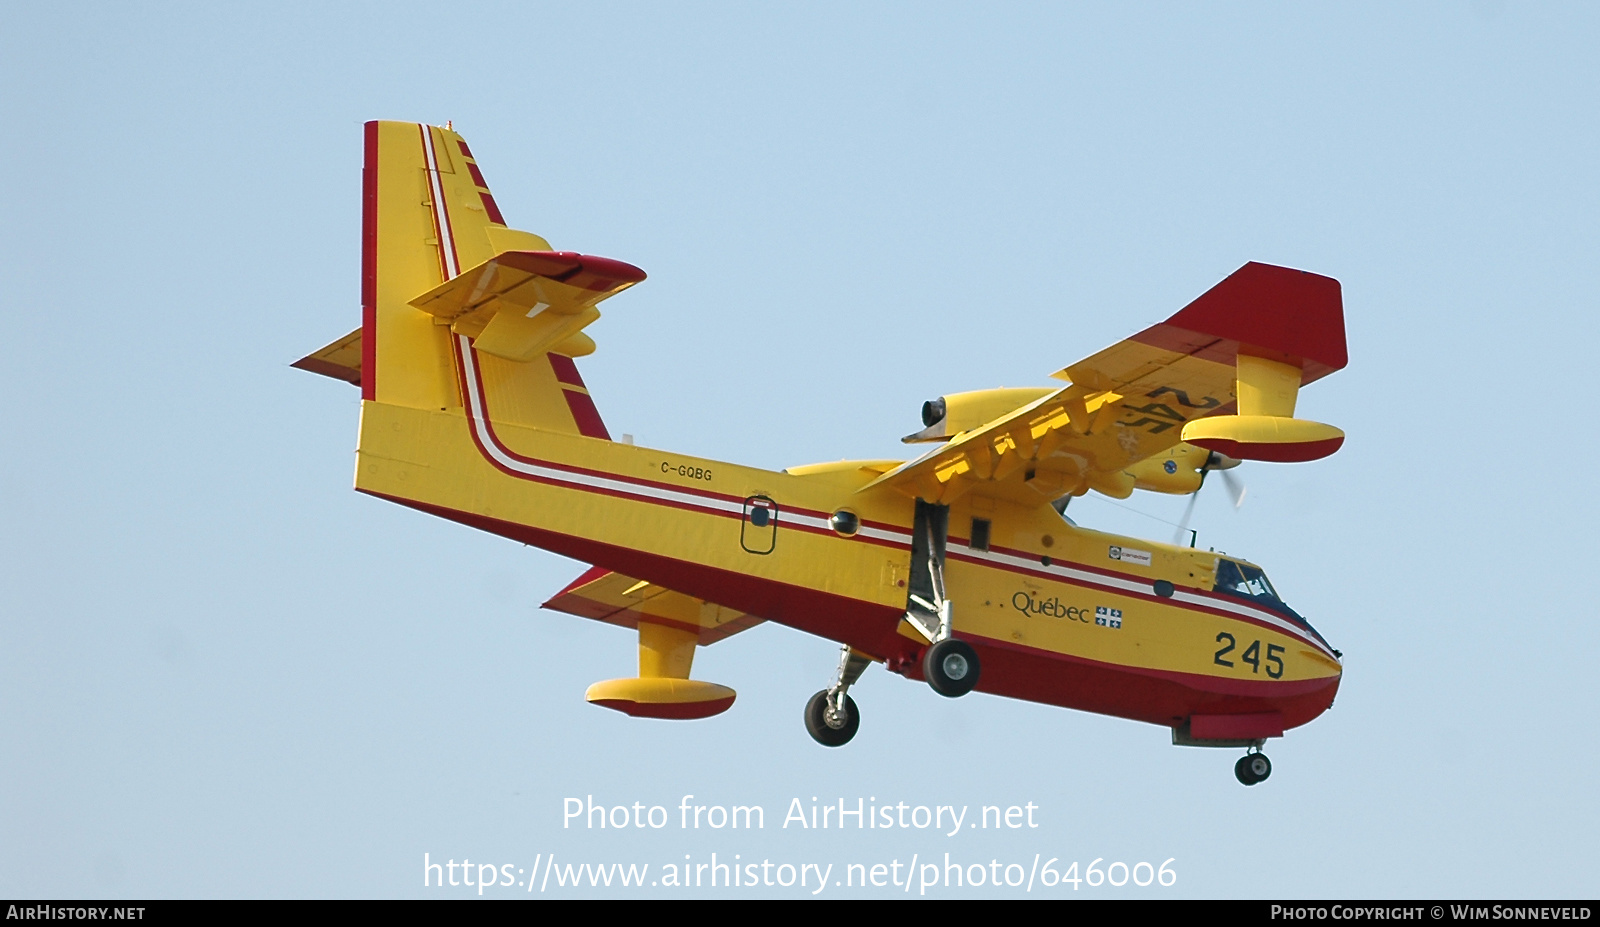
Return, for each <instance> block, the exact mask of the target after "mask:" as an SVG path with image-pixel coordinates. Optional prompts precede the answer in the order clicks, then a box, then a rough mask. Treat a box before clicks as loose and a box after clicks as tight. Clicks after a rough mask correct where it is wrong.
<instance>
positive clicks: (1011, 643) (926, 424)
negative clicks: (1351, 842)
mask: <svg viewBox="0 0 1600 927" xmlns="http://www.w3.org/2000/svg"><path fill="white" fill-rule="evenodd" d="M365 152H366V154H365V169H364V171H363V213H362V243H363V244H362V287H361V291H362V322H361V327H360V328H359V329H358V330H357V331H355V332H352V333H350V334H349V335H346V336H345V337H343V338H340V339H338V340H337V341H334V342H333V343H331V344H329V345H328V346H326V347H324V348H322V349H320V350H318V351H316V352H314V353H312V354H310V355H308V356H307V357H305V358H303V359H301V360H300V361H298V362H296V364H295V366H297V367H300V368H302V369H305V370H309V371H311V372H313V373H320V374H324V375H327V376H331V377H335V378H338V379H342V380H347V381H349V382H351V383H355V384H357V385H359V386H360V388H361V397H362V403H361V424H360V438H359V445H358V449H357V463H356V488H357V489H358V490H360V491H361V492H364V493H368V494H371V495H374V496H378V497H380V498H384V499H388V500H391V501H394V502H398V503H400V504H401V505H406V506H410V507H412V508H415V509H419V510H421V511H424V512H429V513H431V514H435V515H438V516H440V517H443V518H447V519H450V520H452V521H457V522H460V523H463V524H466V525H470V526H472V527H475V528H479V529H482V530H485V531H489V532H492V533H494V534H498V535H501V536H504V537H507V538H512V539H514V540H517V541H520V542H523V543H526V544H531V545H534V546H537V547H542V548H545V549H547V550H551V551H555V552H557V553H560V554H564V555H566V556H569V557H575V558H578V559H580V560H583V561H585V562H587V563H591V564H594V567H593V569H591V570H589V571H588V572H586V573H585V574H583V575H582V576H580V577H578V579H577V580H575V581H574V582H573V583H572V584H571V585H569V586H568V587H567V588H565V589H563V590H561V591H560V592H558V593H557V594H556V595H555V596H554V597H553V598H551V599H550V601H548V602H546V603H545V607H547V608H551V609H555V610H559V611H564V612H568V613H570V614H574V615H578V616H581V617H584V618H589V619H593V620H596V621H603V622H607V623H610V624H615V625H619V626H622V627H626V628H630V629H634V630H636V631H637V635H638V648H639V664H638V665H639V673H638V675H637V676H636V677H630V678H625V679H613V680H607V681H603V682H597V683H595V684H594V685H593V686H591V687H590V688H589V691H588V696H587V697H588V700H589V701H591V702H593V703H594V704H596V705H601V706H603V707H607V708H612V709H615V710H618V711H622V712H625V713H627V714H630V715H636V716H642V717H652V718H674V719H686V718H703V717H709V716H712V715H715V714H718V713H720V712H723V711H725V710H727V709H728V708H729V707H730V706H731V705H732V704H733V702H734V698H735V694H734V692H733V690H732V689H729V688H727V687H726V686H720V685H716V684H714V683H709V682H704V681H700V680H694V679H690V678H689V677H690V672H691V669H692V666H693V661H694V653H695V650H696V648H698V647H701V646H709V645H710V644H713V643H715V642H716V641H718V640H721V639H723V638H725V637H728V636H730V635H733V634H736V633H738V632H740V631H742V630H745V629H746V628H749V627H752V626H754V625H755V624H758V623H760V622H762V621H774V622H778V623H780V624H785V625H789V626H791V627H795V628H799V629H801V630H804V631H808V632H811V633H813V634H817V635H821V636H824V637H828V638H830V639H833V640H836V641H839V642H840V644H841V648H840V655H839V663H838V667H837V669H836V671H835V674H834V677H833V681H832V683H831V684H830V685H829V686H828V687H827V688H824V689H823V690H821V691H819V692H817V693H816V694H815V695H814V696H812V697H811V699H810V701H809V702H808V703H807V705H806V727H807V729H808V731H809V732H810V733H811V735H812V736H813V737H814V738H815V739H816V740H817V741H818V742H819V743H822V744H825V745H828V746H840V745H842V744H844V743H845V742H847V741H849V740H850V739H851V737H852V736H853V735H854V734H855V732H856V729H857V727H858V725H859V723H860V713H859V711H858V709H857V708H856V705H855V702H854V700H853V699H851V698H850V697H849V694H848V693H849V689H850V687H851V686H852V685H853V684H854V683H855V682H856V680H857V679H858V678H859V677H860V675H861V673H862V672H864V671H865V670H866V669H867V668H868V667H869V666H871V665H872V664H873V663H881V664H883V665H884V666H885V667H886V668H887V669H889V670H890V671H892V672H895V673H899V674H901V675H904V676H906V677H908V678H911V679H922V680H926V681H927V682H928V683H929V685H930V686H931V687H932V688H933V689H934V690H935V691H937V692H939V693H940V694H942V695H945V696H951V697H955V696H960V695H964V694H966V693H967V692H970V691H973V690H974V689H976V690H978V691H983V692H988V693H992V694H995V695H1004V696H1009V697H1013V698H1021V699H1028V700H1031V701H1037V702H1044V703H1048V704H1052V705H1061V706H1064V707H1069V708H1076V709H1080V710H1084V711H1092V712H1098V713H1102V714H1108V715H1114V716H1117V717H1122V718H1129V719H1133V720H1138V721H1144V722H1147V723H1151V724H1157V725H1161V726H1163V727H1167V728H1170V729H1171V731H1172V739H1173V742H1174V743H1178V744H1186V745H1196V746H1224V747H1236V748H1238V747H1242V748H1246V749H1247V750H1248V751H1249V752H1247V753H1246V754H1245V755H1244V756H1243V757H1242V758H1240V760H1239V762H1238V764H1237V765H1236V766H1235V773H1236V775H1237V776H1238V778H1239V780H1240V781H1241V782H1244V783H1245V784H1247V785H1248V784H1254V783H1256V782H1259V781H1261V780H1262V779H1265V778H1266V777H1267V775H1268V774H1269V773H1270V771H1271V764H1270V763H1269V762H1268V761H1267V758H1266V756H1265V755H1264V754H1262V753H1260V752H1259V751H1260V747H1261V745H1262V744H1263V742H1264V741H1265V739H1266V738H1268V737H1278V736H1282V734H1283V733H1284V731H1286V730H1288V729H1290V728H1293V727H1297V726H1299V725H1302V724H1305V723H1306V722H1308V721H1310V720H1311V719H1313V718H1315V717H1316V716H1317V715H1319V714H1321V713H1322V712H1323V711H1324V710H1326V709H1327V708H1328V706H1329V705H1330V704H1331V703H1332V701H1333V697H1334V694H1335V693H1336V692H1337V690H1338V686H1339V678H1340V671H1341V667H1340V662H1339V657H1340V654H1339V652H1338V651H1337V650H1334V649H1333V648H1332V647H1331V646H1329V645H1328V643H1327V641H1326V640H1324V639H1323V637H1322V635H1320V634H1319V633H1317V631H1316V630H1314V629H1313V628H1312V627H1311V625H1310V624H1309V623H1308V622H1307V621H1306V620H1305V619H1304V618H1303V617H1302V616H1300V615H1299V614H1298V613H1296V612H1295V611H1294V610H1293V609H1291V608H1289V607H1288V606H1287V605H1286V604H1284V602H1283V601H1282V599H1281V598H1280V597H1279V596H1278V594H1277V592H1276V591H1275V590H1274V589H1273V587H1272V585H1271V584H1270V583H1269V582H1268V581H1267V578H1266V575H1265V574H1264V573H1263V572H1262V571H1261V569H1260V568H1259V567H1257V566H1256V565H1254V564H1252V563H1248V562H1246V561H1243V560H1240V559H1238V558H1233V557H1228V556H1225V555H1222V554H1218V553H1215V552H1210V551H1199V550H1195V549H1192V548H1186V547H1179V546H1175V545H1170V544H1162V543H1158V542H1152V541H1142V540H1137V539H1134V538H1125V537H1118V536H1114V535H1110V534H1105V533H1102V532H1098V531H1092V530H1089V529H1085V528H1082V527H1079V526H1077V525H1076V524H1074V523H1073V522H1072V521H1071V520H1070V519H1067V518H1065V516H1064V514H1063V511H1064V509H1065V505H1066V502H1067V501H1069V500H1070V499H1071V498H1072V497H1073V496H1077V495H1082V494H1083V493H1085V492H1088V491H1089V490H1091V489H1092V490H1095V491H1097V492H1101V493H1104V494H1106V495H1109V496H1113V497H1117V498H1125V497H1127V496H1129V495H1130V494H1132V493H1133V492H1134V491H1135V490H1144V491H1151V492H1162V493H1173V494H1191V493H1194V492H1196V491H1198V490H1199V488H1200V486H1201V484H1202V482H1203V481H1204V479H1205V476H1206V474H1207V473H1208V472H1210V471H1212V470H1219V469H1227V468H1229V467H1232V466H1236V465H1237V463H1238V461H1240V460H1269V461H1284V462H1292V461H1306V460H1314V459H1317V458H1319V457H1323V456H1326V455H1328V454H1331V453H1333V452H1334V451H1335V450H1337V449H1338V447H1339V445H1340V443H1341V442H1342V441H1343V435H1342V433H1340V432H1339V431H1338V429H1335V428H1333V427H1332V426H1329V425H1323V424H1319V423H1317V422H1312V421H1307V420H1302V419H1298V418H1295V414H1296V412H1295V410H1296V403H1297V399H1298V396H1299V391H1300V389H1301V388H1302V387H1303V386H1305V385H1307V384H1309V383H1311V382H1313V381H1315V380H1317V379H1320V378H1321V377H1323V376H1326V375H1327V374H1329V373H1332V372H1333V371H1335V370H1338V369H1340V368H1342V367H1344V366H1345V362H1346V357H1345V339H1344V318H1343V309H1342V302H1341V297H1340V292H1339V284H1338V282H1337V281H1334V280H1332V279H1329V278H1327V277H1321V276H1317V275H1314V274H1309V273H1304V272H1302V271H1297V270H1291V269H1288V268H1284V267H1274V266H1271V265H1266V264H1255V263H1251V264H1246V265H1245V266H1244V267H1242V268H1240V269H1239V270H1238V271H1236V272H1235V273H1233V274H1232V275H1231V276H1229V277H1228V278H1227V279H1225V280H1223V281H1222V282H1221V283H1219V284H1217V285H1216V286H1214V287H1212V288H1211V289H1210V290H1209V291H1207V292H1206V293H1205V294H1203V295H1202V296H1201V297H1200V298H1199V299H1196V300H1195V301H1194V302H1193V303H1191V304H1189V305H1188V306H1186V307H1185V308H1183V309H1182V310H1180V311H1179V312H1178V313H1177V314H1175V315H1173V316H1172V317H1171V318H1169V319H1167V320H1166V321H1164V322H1162V323H1160V324H1158V325H1155V326H1152V327H1150V328H1147V329H1145V330H1144V331H1141V332H1139V333H1138V334H1135V335H1133V336H1132V337H1130V338H1128V339H1127V340H1125V341H1122V342H1120V343H1118V344H1116V345H1113V346H1111V347H1109V348H1107V349H1105V350H1103V351H1100V352H1099V353H1096V354H1093V355H1091V356H1089V357H1087V358H1085V359H1083V360H1081V361H1079V362H1077V363H1075V364H1072V365H1070V366H1068V367H1065V368H1063V369H1062V370H1060V371H1058V372H1057V373H1056V374H1054V375H1053V376H1054V377H1055V378H1056V379H1057V380H1061V381H1065V383H1064V385H1059V386H1054V387H1032V388H1011V389H997V390H981V391H977V392H971V393H957V394H950V395H947V396H944V397H941V398H939V399H937V400H933V401H931V402H928V403H925V404H924V406H923V415H922V418H923V421H922V424H923V428H922V430H920V431H917V432H915V433H913V434H911V435H908V436H907V437H906V439H905V440H906V441H907V442H908V443H923V444H931V445H933V446H932V449H931V450H929V451H928V452H927V453H925V454H923V455H922V456H920V457H918V458H916V459H914V460H911V461H905V462H902V461H878V460H859V461H840V462H836V463H830V464H816V465H810V466H804V467H794V468H791V469H789V470H786V471H777V472H774V471H770V470H762V469H758V468H754V467H743V466H739V465H737V464H731V463H725V462H721V461H715V460H707V459H704V458H699V457H694V456H691V455H686V454H679V453H674V452H668V451H662V450H656V449H652V448H645V447H636V446H634V445H632V444H629V443H618V442H614V441H612V440H611V437H610V434H609V432H608V431H607V430H606V426H605V424H604V422H603V421H602V419H601V417H600V413H599V410H598V409H597V408H596V406H595V403H594V400H593V399H592V398H591V397H590V394H589V390H588V388H587V386H586V385H585V383H584V380H583V378H582V377H581V376H580V375H579V373H578V368H577V365H576V364H575V363H574V361H573V358H577V357H583V356H585V355H587V354H589V353H591V352H592V351H594V350H595V343H594V341H593V340H592V339H591V338H590V336H589V335H588V334H587V333H586V331H585V329H586V328H587V327H588V326H589V325H590V324H591V323H592V322H594V320H595V319H597V318H599V315H600V310H599V309H598V308H597V307H598V304H599V303H601V302H602V301H604V300H606V299H609V298H610V297H612V296H615V295H617V294H618V293H620V292H622V291H623V290H625V289H627V288H629V287H631V286H633V285H634V284H636V283H639V282H640V281H642V280H644V278H645V274H644V272H643V271H641V270H640V269H639V268H637V267H634V266H632V265H631V264H626V263H623V262H621V261H615V260H610V259H607V258H598V257H593V256H590V255H583V254H576V253H572V252H562V251H556V250H554V249H552V248H551V246H550V244H549V242H547V241H546V240H545V239H543V238H541V237H539V236H538V235H534V234H532V233H530V232H523V231H518V230H515V229H511V228H509V227H507V226H506V223H505V220H504V218H503V217H502V215H501V213H500V209H499V207H498V205H497V204H496V202H495V200H494V197H493V195H492V194H491V193H490V191H489V187H488V184H487V183H486V182H485V181H484V177H483V173H482V171H481V170H480V169H479V167H478V164H477V159H476V158H475V157H474V156H473V153H472V150H471V149H470V148H469V147H468V146H467V144H466V142H465V141H464V140H463V139H462V138H461V136H460V135H458V134H456V133H455V132H454V131H453V130H451V129H450V128H443V129H441V128H438V127H436V126H426V125H418V124H415V123H400V122H370V123H367V125H366V145H365ZM1224 476H1225V477H1226V476H1227V475H1226V474H1224Z"/></svg>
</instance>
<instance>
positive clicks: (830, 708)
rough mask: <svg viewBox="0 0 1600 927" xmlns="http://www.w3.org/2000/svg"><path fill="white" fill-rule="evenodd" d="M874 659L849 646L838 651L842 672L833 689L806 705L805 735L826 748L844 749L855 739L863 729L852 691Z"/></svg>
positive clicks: (826, 690)
mask: <svg viewBox="0 0 1600 927" xmlns="http://www.w3.org/2000/svg"><path fill="white" fill-rule="evenodd" d="M871 663H872V658H871V657H868V656H867V655H866V654H863V653H858V652H856V651H854V650H852V649H850V645H849V644H845V645H844V646H843V647H841V648H839V669H838V672H836V673H835V674H834V677H833V685H831V686H829V687H828V688H826V689H823V690H822V691H821V692H818V693H817V694H816V695H813V696H811V700H810V701H808V702H806V733H808V734H810V735H811V739H812V740H814V741H816V742H817V743H819V744H822V745H823V746H824V747H842V746H844V745H845V744H847V743H849V742H850V738H852V737H854V736H856V728H858V727H860V726H861V713H860V712H859V711H857V710H856V701H855V699H853V698H851V697H850V687H851V686H853V685H855V684H856V680H857V679H860V678H861V674H862V672H864V671H865V670H866V668H867V667H868V666H869V665H871Z"/></svg>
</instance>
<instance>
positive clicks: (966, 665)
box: [906, 499, 978, 698]
mask: <svg viewBox="0 0 1600 927" xmlns="http://www.w3.org/2000/svg"><path fill="white" fill-rule="evenodd" d="M949 515H950V512H949V510H948V509H947V508H946V507H944V506H942V505H930V504H929V503H926V502H923V501H922V500H920V499H918V500H917V515H916V523H915V526H914V530H915V532H916V533H915V534H913V535H912V545H911V586H910V589H909V590H907V595H906V623H907V624H910V625H911V626H912V627H913V628H916V629H917V633H919V634H921V635H922V636H923V637H925V638H927V640H928V649H927V650H925V651H923V653H922V676H923V678H925V679H927V680H928V685H929V686H931V687H933V691H935V692H937V693H939V694H940V695H943V696H945V697H946V698H959V697H960V696H963V695H966V694H967V693H968V692H971V691H972V688H973V687H974V686H976V685H977V684H978V654H977V652H976V651H975V650H973V649H972V645H971V644H968V643H967V642H965V641H959V640H956V639H955V636H954V634H955V622H954V620H953V619H952V618H951V615H950V598H949V596H947V595H946V594H945V588H944V546H945V528H946V525H947V523H948V519H949Z"/></svg>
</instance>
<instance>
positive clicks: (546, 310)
mask: <svg viewBox="0 0 1600 927" xmlns="http://www.w3.org/2000/svg"><path fill="white" fill-rule="evenodd" d="M644 277H645V274H644V271H642V270H640V269H639V268H637V267H634V266H633V265H632V264H626V263H624V262H622V261H614V260H612V259H610V258H602V257H594V256H592V255H587V254H574V253H572V252H570V251H505V252H502V253H500V254H497V255H495V256H494V257H492V258H490V259H489V260H487V261H485V262H483V263H482V264H479V265H478V266H476V267H474V268H472V269H470V270H468V271H465V272H464V273H462V274H460V275H459V276H456V277H453V278H451V279H450V280H447V281H445V282H444V283H442V284H440V285H439V286H436V287H434V288H433V289H431V290H429V291H428V292H426V293H424V294H422V295H421V296H418V297H417V298H416V299H413V300H411V305H413V306H415V307H416V308H418V309H421V310H422V311H423V312H426V313H428V314H429V315H431V316H433V317H434V318H435V319H437V320H438V321H439V322H441V323H446V324H449V326H450V329H451V331H454V332H455V333H457V334H460V335H466V336H467V337H469V338H472V339H474V347H476V348H477V349H478V350H480V351H487V352H488V353H490V354H493V355H495V356H497V357H503V358H505V359H506V360H512V361H528V360H531V359H533V358H535V357H539V356H541V355H543V354H544V353H546V352H547V351H550V350H551V349H553V348H555V347H556V346H557V345H560V344H561V343H562V342H564V341H567V340H568V339H570V338H572V337H573V336H575V335H576V334H577V333H578V332H579V330H580V329H582V328H583V327H584V326H585V325H588V324H589V323H590V322H593V321H594V320H595V319H598V318H599V317H600V312H599V310H598V309H596V308H595V304H596V303H598V302H600V301H601V300H603V299H606V298H607V297H610V296H614V295H616V294H617V293H620V292H622V291H623V290H625V289H627V288H628V287H630V286H633V285H634V284H635V283H638V282H639V281H641V280H643V279H644Z"/></svg>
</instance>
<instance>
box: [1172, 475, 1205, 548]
mask: <svg viewBox="0 0 1600 927" xmlns="http://www.w3.org/2000/svg"><path fill="white" fill-rule="evenodd" d="M1198 498H1200V490H1198V489H1196V490H1195V491H1194V492H1192V493H1190V494H1189V504H1188V505H1186V506H1184V509H1183V520H1182V521H1180V522H1178V532H1177V533H1176V534H1174V535H1173V536H1172V546H1174V547H1182V546H1183V536H1184V535H1186V534H1188V533H1189V516H1190V515H1193V514H1194V502H1195V500H1196V499H1198Z"/></svg>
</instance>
